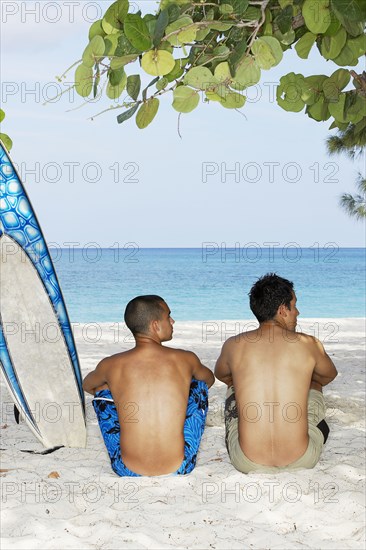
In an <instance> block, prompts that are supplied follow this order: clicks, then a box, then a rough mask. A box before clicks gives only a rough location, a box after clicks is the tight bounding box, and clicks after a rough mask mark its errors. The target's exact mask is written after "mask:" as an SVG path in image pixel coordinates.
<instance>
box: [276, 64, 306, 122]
mask: <svg viewBox="0 0 366 550" xmlns="http://www.w3.org/2000/svg"><path fill="white" fill-rule="evenodd" d="M303 85H304V77H303V75H302V74H295V73H288V74H287V75H285V76H283V77H282V78H281V79H280V84H279V86H278V87H277V92H276V95H277V103H278V105H279V106H280V107H282V109H284V110H285V111H292V112H295V113H298V112H300V111H301V110H302V109H303V108H304V106H305V102H304V101H303V100H302V99H301V94H302V87H303Z"/></svg>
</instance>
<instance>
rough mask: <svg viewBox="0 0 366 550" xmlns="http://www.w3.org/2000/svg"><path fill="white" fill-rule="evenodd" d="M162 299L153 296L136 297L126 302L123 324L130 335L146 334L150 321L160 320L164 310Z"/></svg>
mask: <svg viewBox="0 0 366 550" xmlns="http://www.w3.org/2000/svg"><path fill="white" fill-rule="evenodd" d="M163 303H165V302H164V300H163V298H161V297H160V296H156V295H155V294H147V295H146V296H136V298H133V300H131V301H130V302H128V304H127V306H126V310H125V323H126V325H127V327H128V328H129V329H130V331H131V332H132V334H137V333H138V334H147V333H148V332H149V327H150V323H151V321H158V320H159V319H161V317H162V314H163V312H164V309H163V307H162V304H163Z"/></svg>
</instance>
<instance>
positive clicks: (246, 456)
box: [215, 273, 337, 473]
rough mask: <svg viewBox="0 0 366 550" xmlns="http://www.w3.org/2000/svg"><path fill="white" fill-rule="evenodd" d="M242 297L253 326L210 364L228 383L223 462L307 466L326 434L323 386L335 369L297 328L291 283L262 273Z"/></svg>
mask: <svg viewBox="0 0 366 550" xmlns="http://www.w3.org/2000/svg"><path fill="white" fill-rule="evenodd" d="M249 296H250V308H251V310H252V312H253V313H254V315H255V316H256V318H257V320H258V321H259V327H258V328H257V329H256V330H251V331H248V332H244V333H241V334H238V335H237V336H234V337H232V338H229V339H228V340H227V341H226V342H225V344H224V345H223V348H222V351H221V355H220V357H219V359H218V360H217V363H216V367H215V376H216V377H217V378H218V379H219V380H221V381H222V382H225V383H226V384H227V386H228V389H227V395H226V404H225V428H226V446H227V450H228V453H229V456H230V460H231V462H232V464H233V466H234V467H235V468H236V469H237V470H239V471H241V472H243V473H249V472H251V471H262V472H273V473H275V472H279V471H281V470H295V469H298V468H313V467H314V466H315V465H316V463H317V462H318V460H319V457H320V454H321V451H322V448H323V444H324V443H325V441H326V439H327V437H328V434H329V427H328V425H327V423H326V421H325V402H324V398H323V393H322V387H323V386H325V385H326V384H329V383H330V382H331V381H332V380H333V379H334V378H335V377H336V376H337V370H336V368H335V366H334V364H333V362H332V360H331V359H330V357H329V356H328V355H327V354H326V352H325V350H324V347H323V345H322V344H321V342H320V341H319V340H317V339H316V338H314V337H313V336H310V335H308V334H303V333H301V332H296V330H295V329H296V324H297V316H298V315H299V310H298V309H297V307H296V301H297V299H296V295H295V293H294V290H293V283H292V282H290V281H288V280H287V279H283V278H282V277H279V276H278V275H276V274H274V273H269V274H267V275H265V276H264V277H262V278H261V279H259V280H258V281H257V282H256V283H255V284H254V285H253V287H252V289H251V291H250V294H249Z"/></svg>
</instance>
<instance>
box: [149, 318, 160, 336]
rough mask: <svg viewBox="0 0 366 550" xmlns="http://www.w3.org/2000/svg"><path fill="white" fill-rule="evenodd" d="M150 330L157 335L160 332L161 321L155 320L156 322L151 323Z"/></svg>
mask: <svg viewBox="0 0 366 550" xmlns="http://www.w3.org/2000/svg"><path fill="white" fill-rule="evenodd" d="M150 330H151V331H152V332H155V333H157V332H159V330H160V324H159V320H158V319H155V321H151V323H150Z"/></svg>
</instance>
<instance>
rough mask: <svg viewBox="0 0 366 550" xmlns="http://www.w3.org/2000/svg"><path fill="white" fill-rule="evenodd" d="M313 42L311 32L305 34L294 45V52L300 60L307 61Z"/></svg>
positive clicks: (313, 35) (314, 37)
mask: <svg viewBox="0 0 366 550" xmlns="http://www.w3.org/2000/svg"><path fill="white" fill-rule="evenodd" d="M315 40H316V36H315V34H313V33H312V32H306V33H305V34H304V35H303V36H302V37H301V38H300V40H299V41H298V42H297V43H296V45H295V50H296V51H297V55H298V56H299V57H301V59H307V58H308V57H309V53H310V50H311V48H312V47H313V45H314V43H315Z"/></svg>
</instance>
